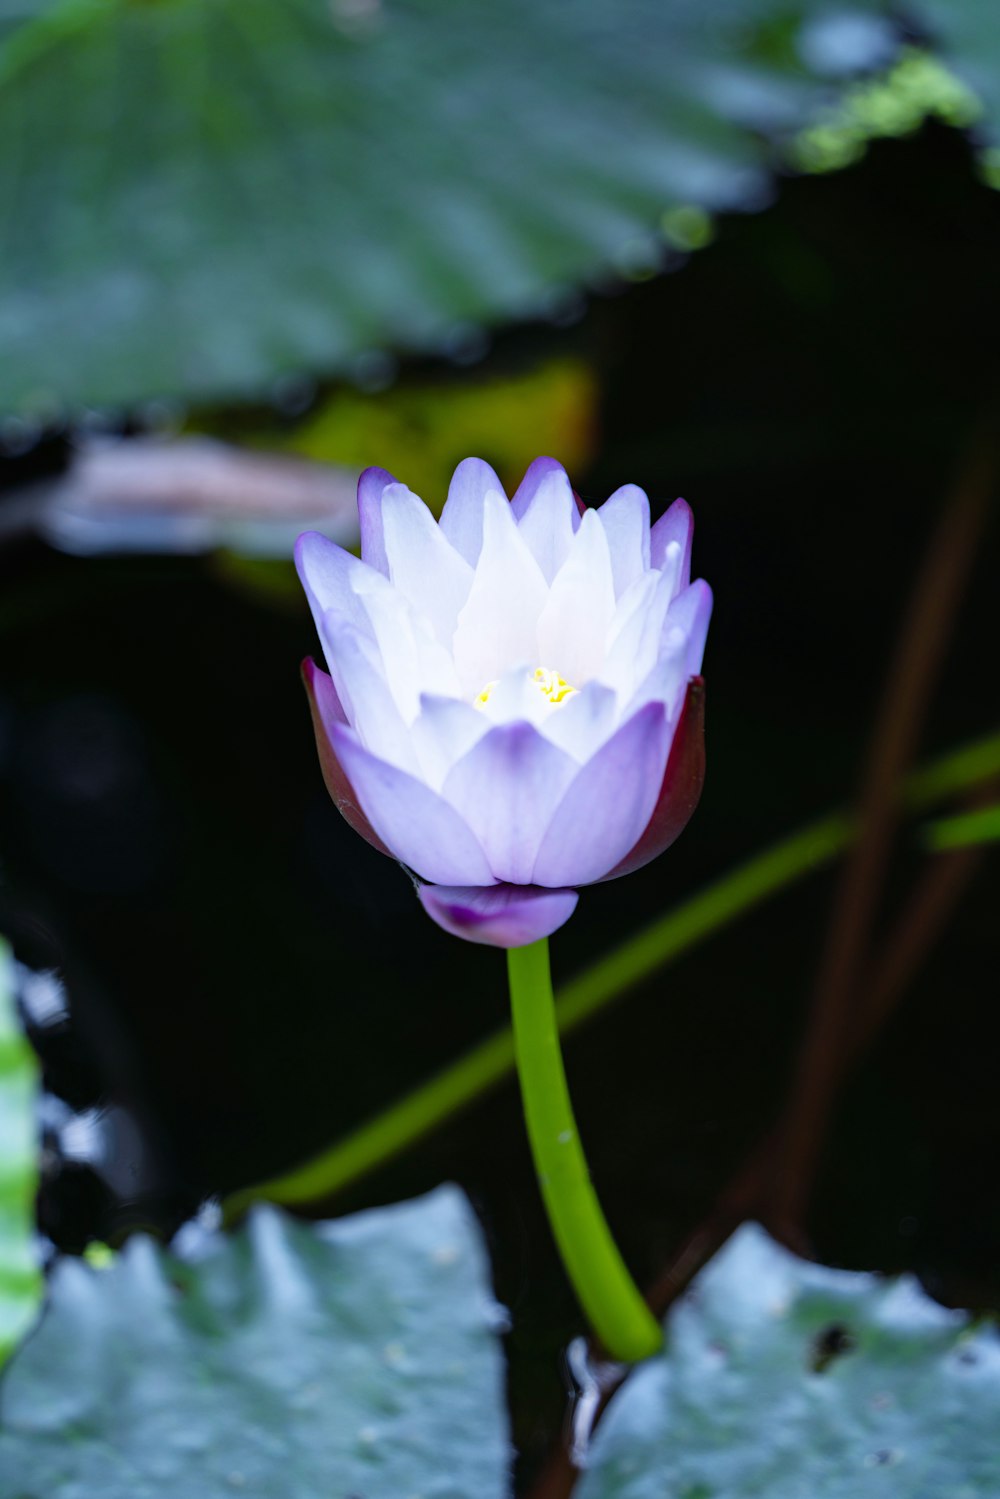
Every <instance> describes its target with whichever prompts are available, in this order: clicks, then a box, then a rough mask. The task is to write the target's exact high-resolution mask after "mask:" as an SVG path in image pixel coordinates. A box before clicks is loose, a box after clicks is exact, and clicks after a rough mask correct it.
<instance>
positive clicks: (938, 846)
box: [924, 806, 1000, 852]
mask: <svg viewBox="0 0 1000 1499" xmlns="http://www.w3.org/2000/svg"><path fill="white" fill-rule="evenodd" d="M998 838H1000V806H996V807H980V808H979V809H978V810H977V811H975V812H963V813H961V814H960V815H959V816H958V817H942V818H941V820H940V821H939V822H932V823H931V824H930V826H929V827H927V828H925V829H924V841H925V843H926V844H927V847H928V848H932V849H934V850H936V851H937V852H943V851H944V850H945V849H948V848H965V847H966V846H967V845H968V844H970V843H993V842H995V841H996V840H997V839H998Z"/></svg>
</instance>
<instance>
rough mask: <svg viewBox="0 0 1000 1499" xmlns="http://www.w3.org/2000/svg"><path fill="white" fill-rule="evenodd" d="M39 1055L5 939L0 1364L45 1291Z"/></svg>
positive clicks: (0, 1058)
mask: <svg viewBox="0 0 1000 1499" xmlns="http://www.w3.org/2000/svg"><path fill="white" fill-rule="evenodd" d="M37 1091H38V1060H37V1058H36V1056H35V1053H34V1052H33V1051H32V1049H31V1047H30V1046H29V1044H28V1042H27V1041H26V1040H25V1037H24V1035H23V1033H22V1031H21V1027H20V1025H19V1023H18V1018H17V1011H16V1009H15V1006H14V964H13V959H12V957H11V953H10V948H9V947H8V946H7V944H6V943H5V942H4V941H3V940H2V939H0V1364H3V1362H4V1361H5V1359H6V1358H7V1356H8V1354H9V1353H10V1351H11V1349H12V1348H13V1347H14V1346H15V1344H16V1343H17V1341H18V1339H19V1338H20V1337H21V1336H22V1335H23V1334H24V1333H25V1332H26V1331H27V1329H28V1327H30V1325H31V1323H32V1321H33V1320H34V1317H35V1315H36V1312H37V1310H38V1304H39V1301H40V1300H41V1294H42V1278H41V1274H40V1272H39V1269H38V1264H37V1261H36V1258H35V1252H34V1238H35V1193H36V1192H37V1190H38V1153H39V1152H38V1125H37V1120H36V1116H35V1098H36V1094H37Z"/></svg>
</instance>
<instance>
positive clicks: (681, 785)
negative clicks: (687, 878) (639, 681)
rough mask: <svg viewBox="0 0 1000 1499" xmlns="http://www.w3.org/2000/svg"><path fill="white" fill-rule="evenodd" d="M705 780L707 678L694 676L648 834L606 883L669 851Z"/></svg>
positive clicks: (610, 875)
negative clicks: (666, 850)
mask: <svg viewBox="0 0 1000 1499" xmlns="http://www.w3.org/2000/svg"><path fill="white" fill-rule="evenodd" d="M704 780H705V679H704V678H703V677H692V678H691V681H690V682H689V683H688V689H687V696H686V697H685V699H684V706H683V708H682V709H681V716H680V719H679V720H678V723H677V728H676V731H675V733H674V742H673V744H672V745H671V747H670V757H669V759H668V760H667V768H666V770H665V771H664V772H663V782H662V785H661V786H660V795H659V798H658V800H657V803H656V806H655V808H654V809H653V815H652V817H651V818H650V819H649V822H648V823H647V824H646V829H645V832H644V833H643V834H642V837H641V838H640V839H639V841H638V842H637V843H636V845H635V847H634V848H633V849H632V850H631V852H630V853H628V854H626V855H625V857H624V859H622V861H621V863H620V864H616V865H615V867H614V869H612V871H611V873H610V874H606V875H605V876H604V878H605V879H606V880H616V879H617V878H618V876H619V875H621V874H631V873H632V871H633V870H635V869H641V868H642V866H643V865H644V864H648V863H649V862H650V861H651V860H652V859H655V858H656V856H657V855H658V854H662V852H663V850H664V849H665V848H669V847H670V845H671V843H673V842H674V840H675V839H676V838H679V837H680V835H681V833H683V831H684V829H685V828H686V827H687V825H688V822H689V821H690V819H691V815H692V813H693V812H694V809H695V807H697V805H698V801H699V799H700V797H701V788H702V785H703V784H704Z"/></svg>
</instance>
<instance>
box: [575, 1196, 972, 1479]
mask: <svg viewBox="0 0 1000 1499" xmlns="http://www.w3.org/2000/svg"><path fill="white" fill-rule="evenodd" d="M667 1338H668V1344H667V1349H666V1351H665V1352H664V1353H663V1354H662V1355H660V1356H659V1357H657V1358H655V1359H650V1360H649V1362H648V1363H646V1364H643V1365H641V1366H640V1368H639V1369H637V1370H636V1372H635V1373H634V1374H633V1375H632V1376H631V1378H630V1379H629V1380H628V1381H627V1383H626V1385H625V1386H624V1388H623V1389H622V1390H621V1391H620V1393H619V1394H618V1395H617V1396H616V1397H615V1398H614V1400H613V1401H612V1402H611V1405H610V1406H609V1408H608V1412H607V1415H606V1416H605V1418H604V1420H603V1421H602V1423H601V1425H600V1426H599V1428H598V1431H597V1435H596V1438H595V1440H594V1443H593V1448H592V1451H591V1461H590V1466H589V1468H588V1470H587V1472H586V1473H585V1475H584V1477H583V1480H582V1482H581V1484H580V1487H579V1489H578V1491H577V1499H664V1496H665V1495H667V1494H669V1495H671V1496H675V1499H682V1496H683V1499H757V1496H759V1495H767V1499H802V1496H806V1495H808V1499H888V1496H890V1495H891V1496H892V1499H924V1496H929V1495H940V1496H942V1499H943V1496H945V1495H948V1496H949V1499H959V1496H962V1499H993V1496H994V1495H996V1494H998V1493H1000V1444H998V1442H997V1411H998V1410H1000V1337H998V1336H997V1333H996V1331H995V1330H993V1329H983V1330H976V1329H974V1328H973V1327H972V1326H971V1325H970V1322H969V1319H968V1317H967V1316H966V1314H965V1313H963V1312H952V1311H946V1310H945V1309H944V1308H943V1307H940V1306H938V1305H937V1304H936V1303H935V1302H933V1301H931V1300H929V1298H928V1297H926V1296H925V1295H924V1294H923V1292H922V1291H921V1290H920V1288H919V1286H918V1285H917V1283H916V1282H915V1281H914V1280H912V1279H911V1278H909V1277H903V1278H902V1279H899V1280H883V1279H880V1278H878V1277H876V1276H873V1275H861V1274H855V1273H851V1272H847V1271H841V1270H829V1269H825V1268H824V1267H822V1266H820V1265H814V1264H810V1263H808V1262H806V1261H804V1260H799V1259H797V1258H796V1257H795V1256H794V1255H792V1254H789V1253H788V1252H787V1251H786V1250H784V1249H781V1248H779V1246H778V1245H777V1244H775V1243H773V1242H772V1241H771V1240H770V1239H769V1238H768V1237H767V1235H766V1234H765V1233H764V1232H763V1230H762V1229H760V1228H757V1227H756V1226H754V1225H747V1226H745V1227H744V1228H742V1229H740V1231H739V1232H738V1233H737V1234H735V1235H734V1236H733V1238H732V1239H730V1241H729V1243H728V1244H727V1245H726V1246H725V1247H724V1248H723V1249H722V1251H721V1252H720V1253H719V1254H718V1255H717V1256H716V1257H715V1259H714V1260H713V1261H712V1262H711V1263H710V1264H709V1266H708V1267H707V1269H705V1270H704V1271H703V1272H702V1274H701V1275H700V1276H699V1277H698V1279H697V1280H696V1281H695V1283H694V1286H693V1287H692V1289H691V1291H690V1292H689V1294H688V1296H687V1297H685V1299H684V1300H683V1301H682V1302H680V1303H679V1304H678V1305H677V1306H676V1307H675V1308H674V1310H673V1312H672V1313H671V1315H670V1317H669V1319H668V1323H667Z"/></svg>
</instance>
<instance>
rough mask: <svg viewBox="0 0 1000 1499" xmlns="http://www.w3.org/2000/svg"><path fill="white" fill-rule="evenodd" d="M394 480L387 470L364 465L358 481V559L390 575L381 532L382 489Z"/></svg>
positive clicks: (386, 575)
mask: <svg viewBox="0 0 1000 1499" xmlns="http://www.w3.org/2000/svg"><path fill="white" fill-rule="evenodd" d="M395 482H396V480H395V479H394V478H393V476H392V474H390V473H389V471H388V469H385V468H366V469H365V471H364V473H363V474H362V475H361V478H360V479H359V480H358V520H359V522H360V524H361V558H362V561H364V562H367V563H368V566H369V567H375V568H378V570H379V572H380V573H382V574H383V575H384V576H385V577H388V576H389V563H388V559H387V558H386V555H385V536H384V534H383V531H382V491H383V490H384V489H385V487H386V485H388V484H395Z"/></svg>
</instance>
